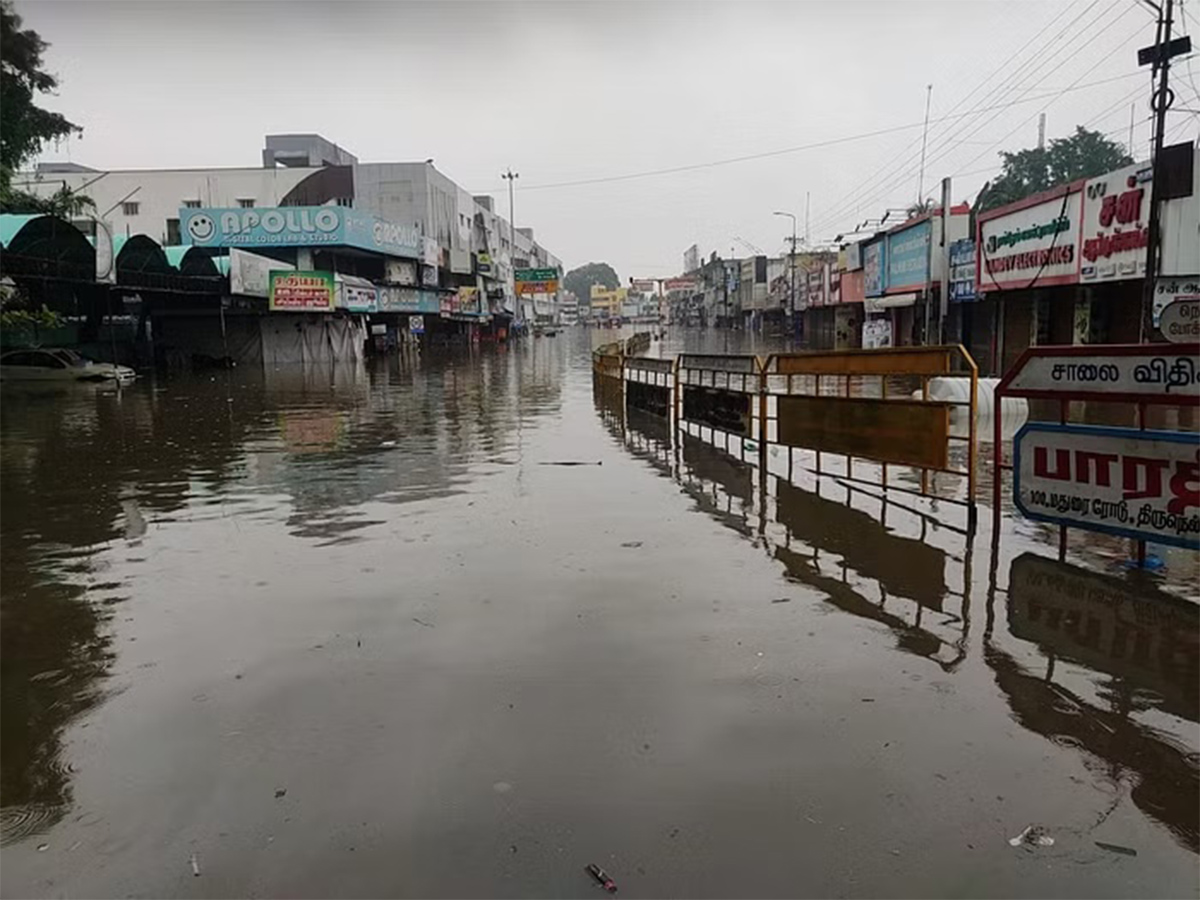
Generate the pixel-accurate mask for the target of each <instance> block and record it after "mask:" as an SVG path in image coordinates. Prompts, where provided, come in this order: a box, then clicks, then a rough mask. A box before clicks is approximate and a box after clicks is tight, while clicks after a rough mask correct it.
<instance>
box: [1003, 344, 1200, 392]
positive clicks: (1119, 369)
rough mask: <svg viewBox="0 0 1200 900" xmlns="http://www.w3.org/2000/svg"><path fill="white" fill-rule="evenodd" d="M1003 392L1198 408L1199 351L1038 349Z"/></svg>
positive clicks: (1031, 352) (1025, 359) (1007, 380)
mask: <svg viewBox="0 0 1200 900" xmlns="http://www.w3.org/2000/svg"><path fill="white" fill-rule="evenodd" d="M1001 388H1002V389H1003V390H1004V392H1005V393H1007V394H1008V395H1009V396H1023V397H1049V398H1063V399H1076V400H1079V399H1089V398H1094V399H1105V398H1108V399H1113V400H1116V399H1118V398H1120V399H1125V400H1129V401H1137V400H1141V401H1152V402H1153V401H1157V402H1172V403H1179V404H1190V405H1195V404H1196V403H1197V401H1198V399H1200V398H1198V395H1200V348H1196V347H1192V348H1188V349H1171V350H1166V349H1165V348H1163V347H1162V345H1158V346H1155V345H1153V344H1140V345H1133V346H1126V347H1108V348H1104V347H1088V346H1076V347H1045V348H1037V347H1034V348H1030V350H1027V351H1026V353H1025V356H1023V357H1022V359H1021V360H1019V361H1018V362H1017V365H1016V366H1014V368H1013V369H1012V370H1010V372H1009V374H1008V375H1006V376H1005V377H1004V380H1003V382H1002V384H1001ZM1118 395H1119V397H1118Z"/></svg>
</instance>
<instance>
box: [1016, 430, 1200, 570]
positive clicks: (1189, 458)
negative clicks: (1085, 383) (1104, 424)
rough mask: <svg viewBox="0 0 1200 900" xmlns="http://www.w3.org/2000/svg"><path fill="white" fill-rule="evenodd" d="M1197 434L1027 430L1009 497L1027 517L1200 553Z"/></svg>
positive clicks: (1199, 449) (1019, 441)
mask: <svg viewBox="0 0 1200 900" xmlns="http://www.w3.org/2000/svg"><path fill="white" fill-rule="evenodd" d="M1198 453H1200V434H1196V433H1186V432H1167V431H1138V430H1136V429H1132V428H1100V427H1095V426H1088V425H1050V424H1046V423H1029V424H1026V425H1024V426H1023V427H1022V428H1021V430H1020V431H1019V432H1017V435H1016V437H1015V438H1014V440H1013V473H1014V476H1015V477H1014V481H1013V497H1014V501H1015V503H1016V505H1017V508H1018V509H1020V510H1021V512H1022V513H1024V514H1025V515H1026V516H1027V517H1029V518H1031V519H1038V520H1040V521H1043V522H1055V523H1057V524H1060V525H1071V526H1074V527H1077V528H1084V529H1087V530H1089V531H1102V532H1108V533H1110V534H1119V535H1124V536H1126V537H1131V538H1137V539H1139V540H1148V541H1157V542H1159V543H1164V544H1174V545H1177V546H1180V547H1190V548H1194V549H1200V463H1197V454H1198Z"/></svg>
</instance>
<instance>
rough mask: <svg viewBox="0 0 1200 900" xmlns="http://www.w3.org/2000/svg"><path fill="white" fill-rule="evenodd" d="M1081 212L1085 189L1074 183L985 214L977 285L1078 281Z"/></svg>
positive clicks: (1043, 284)
mask: <svg viewBox="0 0 1200 900" xmlns="http://www.w3.org/2000/svg"><path fill="white" fill-rule="evenodd" d="M1047 194H1048V195H1049V196H1047ZM1036 197H1046V199H1041V200H1039V199H1036ZM1082 214H1083V190H1082V189H1081V187H1080V185H1079V184H1075V185H1067V186H1064V187H1062V188H1058V189H1056V190H1054V191H1048V192H1046V194H1040V195H1035V198H1031V199H1030V200H1021V201H1019V202H1017V203H1013V204H1010V205H1008V206H1002V207H1000V208H999V209H996V210H992V211H991V212H988V213H984V214H983V215H981V216H980V217H979V225H978V228H979V240H978V245H979V247H978V253H979V271H978V273H977V277H978V279H979V283H978V285H977V290H978V291H980V292H982V293H987V292H988V291H1004V290H1025V289H1027V288H1030V287H1034V286H1037V287H1050V286H1052V285H1057V284H1075V283H1077V282H1078V281H1079V258H1080V257H1079V235H1080V218H1081V216H1082Z"/></svg>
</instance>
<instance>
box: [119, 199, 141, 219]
mask: <svg viewBox="0 0 1200 900" xmlns="http://www.w3.org/2000/svg"><path fill="white" fill-rule="evenodd" d="M141 208H142V204H140V203H138V202H137V201H136V200H126V201H125V202H124V203H122V204H121V214H122V215H126V216H136V215H137V214H138V212H140V211H141Z"/></svg>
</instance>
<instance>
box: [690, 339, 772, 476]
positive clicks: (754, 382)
mask: <svg viewBox="0 0 1200 900" xmlns="http://www.w3.org/2000/svg"><path fill="white" fill-rule="evenodd" d="M761 399H762V362H761V360H760V359H759V358H758V357H757V356H754V355H752V354H741V355H703V354H694V353H684V354H682V355H681V356H680V357H679V360H678V363H677V366H676V370H675V421H676V423H677V426H678V428H679V429H680V430H681V431H683V432H684V433H685V434H690V435H692V436H693V437H698V438H700V440H702V441H705V442H706V443H709V444H712V445H713V446H714V447H716V448H717V449H718V450H723V451H724V452H726V453H728V454H729V455H730V456H733V457H734V458H735V459H738V460H740V461H742V462H745V463H749V464H751V465H758V464H759V462H760V458H759V457H760V452H759V451H760V448H761V440H762V433H763V428H762V421H763V420H762V403H761Z"/></svg>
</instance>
